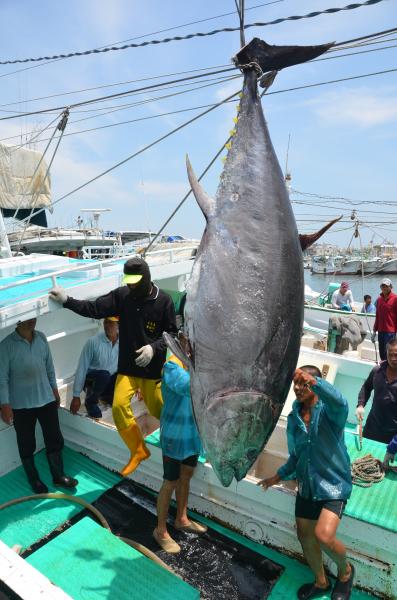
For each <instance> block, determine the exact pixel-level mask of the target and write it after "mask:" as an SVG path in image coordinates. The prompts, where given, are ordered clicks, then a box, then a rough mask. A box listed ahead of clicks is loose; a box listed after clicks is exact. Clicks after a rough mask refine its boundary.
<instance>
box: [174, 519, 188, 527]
mask: <svg viewBox="0 0 397 600" xmlns="http://www.w3.org/2000/svg"><path fill="white" fill-rule="evenodd" d="M191 524H192V522H191V521H190V520H189V519H188V518H187V517H186V518H185V519H183V518H182V519H175V527H189V525H191Z"/></svg>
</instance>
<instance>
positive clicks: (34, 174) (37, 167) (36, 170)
mask: <svg viewBox="0 0 397 600" xmlns="http://www.w3.org/2000/svg"><path fill="white" fill-rule="evenodd" d="M56 120H58V117H57V119H56ZM54 121H55V119H53V121H52V123H53V122H54ZM48 127H49V125H48ZM56 132H57V127H55V129H54V131H53V134H52V136H51V137H50V138H49V142H48V144H47V146H46V148H45V150H44V152H43V153H42V155H41V157H40V160H39V161H38V163H37V165H36V168H35V170H34V172H33V175H32V180H31V181H32V185H33V182H34V178H35V176H36V174H37V172H38V170H39V168H40V166H41V163H42V162H43V160H44V157H45V155H46V153H47V150H48V148H49V147H50V145H51V142H52V140H53V139H54V136H55V134H56ZM41 189H42V185H41V186H40V191H41ZM23 196H24V194H21V199H20V201H19V203H18V206H17V208H16V209H15V212H14V215H13V217H12V218H14V219H16V218H17V214H18V212H19V210H20V208H21V206H22V202H23ZM32 210H33V209H32ZM31 216H32V211H31V213H30V215H29V219H28V220H27V223H29V221H30V218H31ZM25 230H26V226H25V228H24V231H23V233H25ZM6 235H7V232H6V231H4V232H2V237H1V243H2V244H3V241H4V237H5V236H6ZM18 250H19V249H18Z"/></svg>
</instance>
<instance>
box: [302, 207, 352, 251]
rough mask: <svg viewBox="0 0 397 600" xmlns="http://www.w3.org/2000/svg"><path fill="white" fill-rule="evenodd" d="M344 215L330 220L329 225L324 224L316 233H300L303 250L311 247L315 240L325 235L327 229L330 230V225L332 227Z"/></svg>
mask: <svg viewBox="0 0 397 600" xmlns="http://www.w3.org/2000/svg"><path fill="white" fill-rule="evenodd" d="M342 217H343V215H341V216H340V217H338V218H337V219H334V220H333V221H330V222H329V223H328V224H327V225H324V227H322V228H321V229H320V230H319V231H316V233H306V234H304V233H300V234H299V241H300V243H301V248H302V252H303V251H304V250H306V248H309V247H310V246H311V245H312V244H314V242H317V240H318V239H319V238H320V237H321V236H322V235H324V233H325V232H326V231H328V229H329V228H330V227H332V225H334V223H337V222H338V221H340V220H341V218H342Z"/></svg>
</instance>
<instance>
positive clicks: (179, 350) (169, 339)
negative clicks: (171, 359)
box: [163, 331, 194, 369]
mask: <svg viewBox="0 0 397 600" xmlns="http://www.w3.org/2000/svg"><path fill="white" fill-rule="evenodd" d="M183 337H184V339H183V341H184V344H183V346H186V345H187V343H189V340H188V339H187V338H186V337H185V336H183ZM163 340H164V341H165V343H166V344H167V346H168V348H169V349H170V350H171V352H172V353H173V354H175V356H176V357H177V358H179V360H181V361H182V362H183V364H184V365H186V366H187V367H188V368H189V369H193V368H194V365H193V361H192V357H191V355H190V353H189V354H188V353H187V352H186V350H185V348H184V347H183V346H182V344H181V341H180V340H179V339H178V338H175V337H173V336H172V335H170V334H169V333H167V332H166V331H163ZM189 346H190V343H189Z"/></svg>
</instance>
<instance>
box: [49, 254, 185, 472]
mask: <svg viewBox="0 0 397 600" xmlns="http://www.w3.org/2000/svg"><path fill="white" fill-rule="evenodd" d="M123 284H125V285H123V286H122V287H119V288H116V289H115V290H112V291H111V292H109V293H108V294H105V295H103V296H99V297H98V298H97V299H96V300H93V301H90V300H76V299H74V298H71V297H70V296H68V295H67V294H66V292H65V290H64V289H63V288H59V287H57V288H53V289H52V290H50V298H52V299H53V300H55V301H57V302H59V303H61V304H62V305H63V306H64V307H65V308H69V309H70V310H72V311H73V312H75V313H77V314H79V315H82V316H85V317H91V318H94V319H101V318H105V317H109V316H112V315H118V316H119V361H118V369H117V373H118V374H117V379H116V385H115V391H114V399H113V406H112V411H113V419H114V422H115V425H116V427H117V429H118V431H119V434H120V436H121V438H122V439H123V441H124V443H125V444H126V445H127V447H128V448H129V450H130V452H131V457H130V460H129V462H128V463H127V464H126V465H125V467H124V468H123V469H122V470H121V474H122V475H123V476H127V475H129V474H130V473H132V472H133V471H134V470H135V469H136V468H137V467H138V465H139V463H140V462H141V461H142V460H145V459H146V458H148V457H149V456H150V452H149V450H148V449H147V447H146V445H145V442H144V440H143V436H142V433H141V431H140V429H139V427H138V425H137V423H136V421H135V417H134V414H133V412H132V410H131V397H132V396H133V395H134V394H135V393H136V392H137V391H138V390H140V392H141V394H142V396H143V399H144V401H145V404H146V406H147V407H148V410H149V412H150V414H151V415H153V416H154V417H156V418H158V419H159V418H160V413H161V408H162V405H163V400H162V397H161V390H160V379H161V370H162V367H163V364H164V362H165V358H166V352H167V348H166V345H165V343H164V341H163V338H162V334H163V331H167V332H168V333H171V334H174V333H176V324H175V310H174V305H173V302H172V300H171V298H170V296H169V295H168V294H166V293H165V292H163V291H162V290H160V289H159V288H158V287H157V286H156V285H154V284H153V283H152V282H151V276H150V270H149V266H148V265H147V263H146V262H145V261H144V260H143V259H142V258H140V257H135V258H130V259H129V260H127V262H126V263H125V264H124V277H123Z"/></svg>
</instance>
